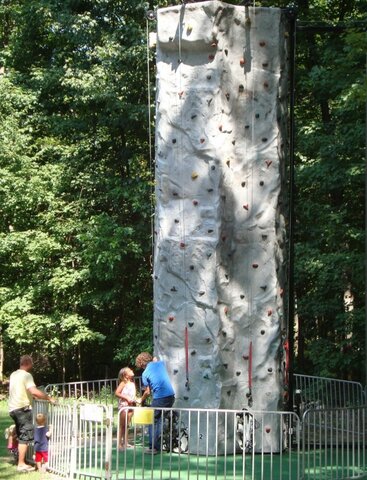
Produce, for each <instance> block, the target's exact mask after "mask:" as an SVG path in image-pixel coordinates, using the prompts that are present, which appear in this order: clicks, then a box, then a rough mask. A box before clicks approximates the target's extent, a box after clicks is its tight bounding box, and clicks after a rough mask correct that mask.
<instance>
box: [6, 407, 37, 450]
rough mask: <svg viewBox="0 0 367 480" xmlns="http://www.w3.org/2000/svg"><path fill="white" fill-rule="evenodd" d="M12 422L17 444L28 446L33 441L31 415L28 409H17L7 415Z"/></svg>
mask: <svg viewBox="0 0 367 480" xmlns="http://www.w3.org/2000/svg"><path fill="white" fill-rule="evenodd" d="M9 415H10V416H11V418H12V419H13V420H14V423H15V429H16V432H17V437H18V441H19V443H25V444H28V443H29V442H32V441H33V429H34V427H33V415H32V410H31V409H30V408H29V407H25V408H19V409H17V410H13V411H12V412H10V413H9Z"/></svg>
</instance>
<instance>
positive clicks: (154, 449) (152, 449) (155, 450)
mask: <svg viewBox="0 0 367 480" xmlns="http://www.w3.org/2000/svg"><path fill="white" fill-rule="evenodd" d="M145 453H150V454H152V455H156V454H157V453H158V450H157V449H156V448H146V449H145Z"/></svg>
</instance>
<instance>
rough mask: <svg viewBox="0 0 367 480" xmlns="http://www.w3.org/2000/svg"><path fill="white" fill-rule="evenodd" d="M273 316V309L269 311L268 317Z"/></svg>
mask: <svg viewBox="0 0 367 480" xmlns="http://www.w3.org/2000/svg"><path fill="white" fill-rule="evenodd" d="M272 315H273V310H272V309H271V308H269V309H268V317H271V316H272Z"/></svg>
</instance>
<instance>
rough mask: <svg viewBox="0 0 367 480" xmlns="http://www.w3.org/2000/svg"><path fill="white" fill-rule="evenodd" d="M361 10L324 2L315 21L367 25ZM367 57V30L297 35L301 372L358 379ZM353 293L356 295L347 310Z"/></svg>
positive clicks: (361, 328)
mask: <svg viewBox="0 0 367 480" xmlns="http://www.w3.org/2000/svg"><path fill="white" fill-rule="evenodd" d="M360 7H361V5H360V4H359V3H358V2H352V4H351V5H350V9H349V10H347V11H345V10H344V9H345V5H344V4H343V3H337V2H328V3H323V2H318V3H316V4H314V5H313V6H312V10H313V14H312V16H313V18H317V15H319V21H320V20H323V21H324V22H325V21H327V22H330V23H337V22H338V21H340V20H343V21H345V22H356V21H358V20H362V19H364V20H366V18H365V16H364V15H363V13H362V10H359V8H360ZM310 9H311V7H310ZM305 13H307V12H306V11H303V12H301V14H305ZM315 14H316V15H315ZM307 18H310V17H307ZM365 51H366V35H365V32H363V31H358V30H346V31H345V32H343V33H340V32H331V33H328V32H326V33H325V32H324V33H323V34H321V33H315V32H307V33H301V34H299V36H298V50H297V52H298V57H297V69H298V72H297V87H296V88H297V102H296V105H297V106H296V122H297V125H298V130H297V137H296V149H297V152H296V161H297V164H296V186H297V194H296V207H295V208H296V218H297V224H296V228H295V231H296V245H295V256H296V262H295V270H296V272H295V274H296V278H295V280H296V285H295V287H296V295H297V314H298V318H299V330H300V331H299V338H298V345H297V346H298V359H297V360H298V370H299V371H306V372H309V373H312V374H315V375H323V376H333V377H335V376H336V377H340V378H350V379H355V380H363V364H364V318H365V306H364V289H365V281H364V279H365V277H364V274H365V272H364V241H365V238H364V237H365V236H364V218H363V213H362V212H363V211H364V202H365V199H364V171H365V101H366V98H367V96H366V93H367V88H366V77H365V73H364V64H365ZM347 289H350V290H351V292H352V294H353V296H354V305H353V310H352V311H349V312H346V311H345V308H344V303H343V302H344V298H343V297H344V293H345V291H346V290H347Z"/></svg>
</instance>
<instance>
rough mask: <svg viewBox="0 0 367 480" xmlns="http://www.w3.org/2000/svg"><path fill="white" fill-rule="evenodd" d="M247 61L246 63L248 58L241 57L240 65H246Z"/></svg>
mask: <svg viewBox="0 0 367 480" xmlns="http://www.w3.org/2000/svg"><path fill="white" fill-rule="evenodd" d="M245 63H246V59H245V58H243V57H242V58H241V59H240V65H241V67H243V66H244V65H245Z"/></svg>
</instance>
